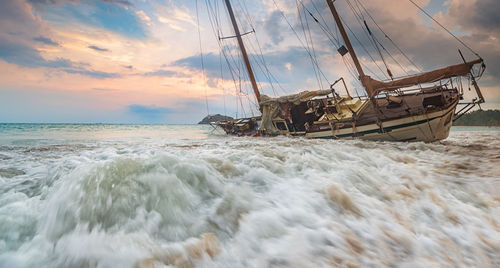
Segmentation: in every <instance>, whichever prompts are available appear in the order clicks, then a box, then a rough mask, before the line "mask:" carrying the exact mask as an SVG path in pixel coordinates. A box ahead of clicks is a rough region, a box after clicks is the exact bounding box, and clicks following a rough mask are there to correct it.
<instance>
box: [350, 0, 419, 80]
mask: <svg viewBox="0 0 500 268" xmlns="http://www.w3.org/2000/svg"><path fill="white" fill-rule="evenodd" d="M355 3H356V4H359V5H360V6H361V7H362V8H363V10H364V11H365V13H366V14H367V15H368V17H370V20H371V21H372V22H373V23H374V24H375V26H377V28H378V29H379V30H380V31H381V32H382V33H383V34H384V36H385V38H387V39H388V40H389V41H390V42H391V44H392V45H393V46H394V47H395V48H396V49H397V50H398V51H399V53H401V54H402V55H403V56H404V57H405V58H406V60H408V62H409V63H411V64H412V65H413V66H414V67H415V68H416V69H417V71H419V72H423V71H422V69H420V67H418V66H417V65H416V64H415V63H414V62H413V61H412V60H411V59H410V58H409V57H408V55H406V53H405V52H404V51H403V50H402V49H401V48H400V47H399V46H398V45H397V44H396V43H395V42H394V41H393V40H392V39H391V37H390V36H389V35H388V34H386V33H385V31H384V30H383V29H382V27H380V26H379V24H378V23H377V21H376V20H375V19H374V18H373V17H372V15H371V14H370V12H368V10H367V9H366V8H365V6H364V5H363V3H362V2H360V1H359V0H355ZM358 8H359V7H358Z"/></svg>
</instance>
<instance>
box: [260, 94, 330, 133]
mask: <svg viewBox="0 0 500 268" xmlns="http://www.w3.org/2000/svg"><path fill="white" fill-rule="evenodd" d="M331 93H332V91H331V90H318V91H304V92H300V93H297V94H293V95H287V96H281V97H278V98H271V97H269V96H267V95H261V96H260V107H261V109H262V122H261V126H260V129H259V130H261V131H263V132H265V133H266V134H277V133H278V132H279V130H278V129H277V128H276V127H275V126H274V124H273V119H274V118H276V117H278V116H280V115H284V114H285V113H288V112H289V111H282V109H281V105H282V104H294V105H299V104H300V103H301V102H305V101H308V100H310V99H312V98H314V97H317V96H326V95H328V94H331Z"/></svg>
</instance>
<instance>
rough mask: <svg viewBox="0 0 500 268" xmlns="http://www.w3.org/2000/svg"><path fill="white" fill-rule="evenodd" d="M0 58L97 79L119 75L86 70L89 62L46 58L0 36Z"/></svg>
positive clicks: (27, 47) (28, 65)
mask: <svg viewBox="0 0 500 268" xmlns="http://www.w3.org/2000/svg"><path fill="white" fill-rule="evenodd" d="M0 59H3V60H4V61H6V62H8V63H11V64H16V65H18V66H21V67H28V68H40V67H46V68H51V69H57V70H61V71H63V72H65V73H69V74H80V75H85V76H90V77H94V78H98V79H105V78H117V77H120V75H119V74H116V73H108V72H101V71H94V70H88V69H86V68H84V66H89V64H86V63H75V62H73V61H71V60H68V59H64V58H57V59H55V60H47V59H45V58H43V57H42V56H41V55H40V52H39V51H38V50H36V49H34V48H32V47H29V46H27V45H24V44H22V43H14V42H10V41H9V40H5V39H2V38H0Z"/></svg>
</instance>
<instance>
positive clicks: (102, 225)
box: [0, 125, 500, 267]
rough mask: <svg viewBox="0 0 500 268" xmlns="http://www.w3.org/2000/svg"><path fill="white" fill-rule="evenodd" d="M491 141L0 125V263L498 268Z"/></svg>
mask: <svg viewBox="0 0 500 268" xmlns="http://www.w3.org/2000/svg"><path fill="white" fill-rule="evenodd" d="M499 136H500V129H469V128H454V129H453V130H452V132H451V135H450V138H449V139H447V140H445V141H442V142H438V143H431V144H425V143H389V142H365V141H359V140H341V141H336V140H306V139H302V138H287V137H278V138H235V137H226V136H223V135H214V134H210V127H203V126H120V125H114V126H113V125H0V267H161V266H167V265H171V266H173V267H175V266H179V267H192V266H195V267H387V266H392V267H441V266H444V267H500V138H499Z"/></svg>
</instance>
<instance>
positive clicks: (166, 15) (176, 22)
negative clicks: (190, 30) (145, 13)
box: [156, 3, 197, 32]
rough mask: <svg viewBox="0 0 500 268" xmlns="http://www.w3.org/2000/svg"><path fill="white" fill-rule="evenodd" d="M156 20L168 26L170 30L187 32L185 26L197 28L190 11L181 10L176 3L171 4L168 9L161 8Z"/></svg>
mask: <svg viewBox="0 0 500 268" xmlns="http://www.w3.org/2000/svg"><path fill="white" fill-rule="evenodd" d="M156 18H157V20H158V21H159V22H161V23H163V24H167V25H168V26H170V28H172V29H174V30H177V31H181V32H185V31H187V29H186V28H185V26H184V25H186V24H189V25H191V26H194V27H197V23H196V21H195V19H194V18H193V16H191V13H190V11H189V10H187V9H181V8H179V7H177V6H176V5H175V4H174V3H170V5H169V6H168V7H167V8H160V9H159V12H158V13H157V14H156Z"/></svg>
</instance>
